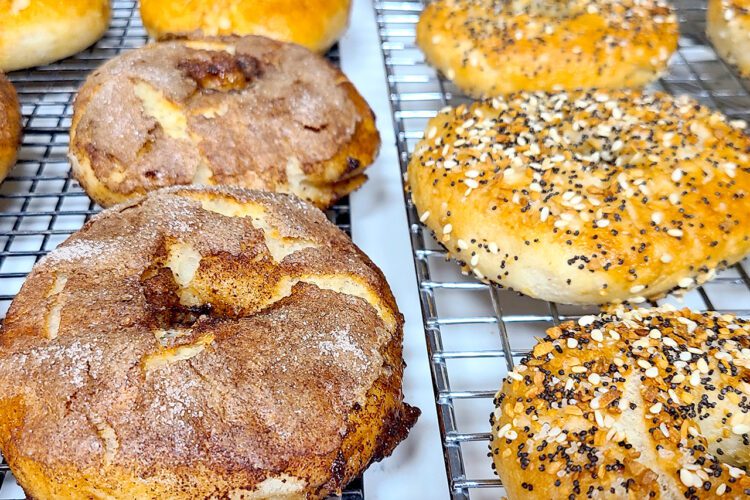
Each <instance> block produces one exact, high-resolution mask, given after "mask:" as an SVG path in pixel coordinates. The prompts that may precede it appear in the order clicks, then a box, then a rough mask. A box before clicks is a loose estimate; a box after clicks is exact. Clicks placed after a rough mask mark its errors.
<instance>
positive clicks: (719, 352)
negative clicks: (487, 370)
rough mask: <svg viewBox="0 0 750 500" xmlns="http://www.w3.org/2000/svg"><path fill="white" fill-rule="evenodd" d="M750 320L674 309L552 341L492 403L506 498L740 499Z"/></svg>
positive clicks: (748, 482)
mask: <svg viewBox="0 0 750 500" xmlns="http://www.w3.org/2000/svg"><path fill="white" fill-rule="evenodd" d="M749 382H750V322H748V321H747V320H744V319H739V318H736V317H735V316H732V315H728V314H726V315H721V314H719V313H715V312H708V313H696V312H691V311H689V310H687V309H684V310H681V311H675V310H674V309H672V308H666V307H665V308H661V309H639V310H635V311H628V312H625V311H622V310H620V311H617V312H616V314H612V315H603V316H584V317H583V318H581V319H580V320H579V321H578V322H577V323H575V322H568V323H564V324H562V325H561V326H559V327H555V328H552V329H550V330H548V331H547V337H546V338H544V339H541V340H540V342H539V343H538V344H537V345H536V346H535V347H534V350H533V353H532V354H531V355H529V356H528V357H527V358H525V359H524V360H523V362H522V363H521V364H520V365H518V366H516V368H515V369H514V370H513V371H512V372H511V373H510V374H509V376H508V378H506V379H505V382H504V384H503V389H502V390H501V391H500V392H499V393H498V394H497V396H496V398H495V405H496V409H495V411H494V413H493V414H492V415H491V417H490V421H491V424H492V439H493V440H492V444H491V456H492V459H493V461H494V465H495V468H496V470H497V472H498V473H499V475H500V478H501V479H502V481H503V485H504V486H505V489H506V492H507V494H508V498H509V499H510V500H514V499H520V498H523V499H545V500H546V499H548V498H550V492H553V491H554V492H555V493H554V494H553V498H630V499H642V498H655V499H659V498H670V499H677V498H701V499H710V498H719V497H720V498H747V495H748V494H750V478H748V476H747V475H746V472H745V471H746V470H747V468H748V466H750V447H749V446H748V440H749V439H750V405H749V404H748V401H750V383H749Z"/></svg>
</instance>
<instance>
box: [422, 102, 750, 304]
mask: <svg viewBox="0 0 750 500" xmlns="http://www.w3.org/2000/svg"><path fill="white" fill-rule="evenodd" d="M744 126H745V124H744V122H734V121H732V122H729V121H728V120H727V119H726V118H725V117H724V116H723V115H722V114H720V113H718V112H712V111H710V110H709V109H707V108H705V107H702V106H700V105H699V104H698V103H697V102H696V101H694V100H692V99H690V98H688V97H679V98H673V97H671V96H669V95H667V94H664V93H642V92H640V91H636V90H622V91H610V92H607V91H576V92H570V93H564V92H563V93H556V94H547V93H525V92H521V93H517V94H512V95H509V96H508V97H507V98H506V99H494V100H491V101H486V102H479V103H475V104H472V105H471V106H468V107H467V106H464V105H462V106H459V107H457V108H455V109H450V108H449V109H446V110H443V111H441V112H440V113H438V115H437V116H436V117H435V118H433V119H432V120H431V121H430V122H429V123H428V125H427V131H426V134H425V138H424V139H423V140H422V141H421V142H420V143H419V144H418V145H417V146H416V148H415V152H414V155H413V156H412V159H411V161H410V163H409V166H408V185H409V187H410V189H411V193H412V199H413V201H414V204H415V206H416V208H417V210H418V212H419V213H420V215H421V219H422V221H423V222H424V223H425V224H426V225H427V227H428V228H429V229H431V230H432V231H433V232H434V233H435V234H436V235H437V236H436V237H437V239H438V240H439V241H440V243H442V244H443V245H444V246H445V247H446V248H447V250H448V254H449V255H450V256H451V257H453V258H455V259H456V260H458V261H459V263H460V264H461V265H462V267H463V269H464V270H465V271H466V272H471V273H473V274H474V275H475V276H476V277H477V278H479V279H480V280H482V281H484V282H487V283H497V284H499V285H502V286H505V287H508V288H511V289H513V290H516V291H518V292H521V293H523V294H526V295H529V296H531V297H534V298H539V299H544V300H550V301H554V302H561V303H570V304H603V303H617V302H622V301H625V300H629V301H631V302H633V303H640V302H644V301H645V300H646V299H654V298H658V297H661V296H663V295H665V294H666V293H668V292H670V291H672V290H676V291H685V290H689V289H690V288H692V287H694V286H695V285H700V284H702V283H704V282H706V281H707V280H709V279H710V278H712V277H713V276H714V275H715V273H716V271H717V270H720V269H722V268H725V267H727V266H729V265H731V264H733V263H735V262H738V261H739V260H740V259H742V257H743V256H745V255H746V254H747V253H748V252H749V251H750V223H749V222H750V210H748V194H749V193H750V169H749V168H748V151H750V139H749V138H748V137H747V136H746V135H745V134H744V132H743V130H742V128H743V127H744Z"/></svg>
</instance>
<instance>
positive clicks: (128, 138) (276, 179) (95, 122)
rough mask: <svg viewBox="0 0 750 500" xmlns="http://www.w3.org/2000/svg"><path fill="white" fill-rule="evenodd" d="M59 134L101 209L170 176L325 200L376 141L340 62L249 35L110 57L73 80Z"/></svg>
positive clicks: (343, 188) (355, 172)
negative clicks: (66, 122)
mask: <svg viewBox="0 0 750 500" xmlns="http://www.w3.org/2000/svg"><path fill="white" fill-rule="evenodd" d="M70 136H71V137H70V160H71V165H72V169H73V173H74V175H75V176H76V178H77V179H78V181H79V182H80V183H81V185H82V186H83V188H84V189H85V190H86V192H87V193H88V195H89V196H90V197H91V198H92V199H94V201H96V202H97V203H99V204H101V205H102V206H105V207H106V206H111V205H113V204H116V203H120V202H123V201H125V200H127V199H130V198H134V197H138V196H141V195H143V194H144V193H146V192H148V191H152V190H155V189H159V188H161V187H168V186H175V185H229V186H238V187H244V188H249V189H261V190H264V191H275V192H285V193H292V194H295V195H297V196H299V197H300V198H302V199H305V200H307V201H311V202H313V203H314V204H315V205H317V206H319V207H327V206H329V205H331V204H332V203H333V202H334V201H336V200H337V199H338V198H340V197H342V196H344V195H346V194H348V193H350V192H352V191H354V190H355V189H357V188H358V187H360V186H361V185H362V183H364V182H365V180H366V178H367V177H366V176H365V173H364V171H365V169H366V168H367V167H368V166H369V165H370V164H371V163H372V162H373V160H374V158H375V156H376V155H377V152H378V149H379V147H380V137H379V135H378V132H377V129H376V128H375V120H374V115H373V113H372V110H371V109H370V107H369V106H368V105H367V102H365V100H364V99H363V98H362V96H361V95H360V94H359V93H358V92H357V90H356V89H355V88H354V86H353V85H352V83H351V82H350V81H349V80H348V79H347V78H346V76H344V74H343V73H341V71H339V70H338V69H337V68H335V67H333V66H332V65H331V64H330V63H329V62H328V61H326V60H325V59H323V58H322V57H321V56H319V55H317V54H314V53H312V52H310V51H309V50H307V49H305V48H303V47H300V46H298V45H294V44H289V43H282V42H277V41H274V40H270V39H268V38H264V37H260V36H245V37H233V36H221V37H194V38H185V39H180V40H172V41H165V42H160V43H153V44H149V45H147V46H145V47H142V48H139V49H136V50H133V51H129V52H127V53H126V54H123V55H120V56H118V57H116V58H114V59H112V60H110V61H109V62H107V63H106V64H104V65H103V66H102V67H101V68H99V69H98V70H97V71H95V72H94V73H93V74H92V75H91V76H90V77H89V78H88V79H87V80H86V83H85V84H84V85H83V87H82V88H81V91H80V92H79V94H78V97H77V98H76V102H75V110H74V115H73V121H72V124H71V131H70Z"/></svg>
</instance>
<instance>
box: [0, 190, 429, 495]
mask: <svg viewBox="0 0 750 500" xmlns="http://www.w3.org/2000/svg"><path fill="white" fill-rule="evenodd" d="M401 354H402V318H401V315H400V314H399V312H398V309H397V307H396V304H395V302H394V299H393V296H392V294H391V292H390V290H389V288H388V285H387V283H386V282H385V280H384V278H383V276H382V274H381V272H380V271H379V270H378V269H377V267H375V265H374V264H372V262H371V261H370V260H369V259H368V258H367V257H366V256H365V255H364V254H362V252H361V251H360V250H359V249H357V248H356V246H354V245H353V244H352V242H351V241H350V240H349V238H348V237H347V236H346V235H345V234H344V233H342V232H341V231H340V230H338V229H337V228H336V227H335V226H334V225H333V224H331V223H330V222H329V221H328V220H326V219H325V217H324V215H323V214H322V213H321V212H319V211H318V210H317V209H316V208H315V207H313V206H312V205H309V204H307V203H304V202H302V201H299V200H297V199H296V198H294V197H292V196H288V195H281V194H272V193H264V192H258V191H247V190H240V189H229V188H222V189H219V188H200V189H198V188H170V189H166V190H160V191H156V192H153V193H150V194H149V195H148V196H146V197H144V198H142V199H140V200H137V201H133V202H129V203H126V204H122V205H118V206H117V207H113V208H112V209H110V210H107V211H105V212H103V213H102V214H100V215H97V216H96V217H94V218H93V219H92V220H91V221H90V222H88V223H87V224H86V225H85V226H84V227H83V228H82V229H81V230H80V231H79V232H78V233H76V234H74V235H73V236H71V237H70V238H69V239H68V240H67V241H66V242H65V243H63V244H62V245H61V246H60V247H59V248H58V249H56V250H54V251H53V252H51V253H50V254H49V255H48V256H47V257H45V258H44V259H43V260H42V261H40V263H39V264H38V265H37V266H36V267H35V268H34V270H33V272H32V273H31V275H30V276H29V278H28V280H27V281H26V283H25V284H24V286H23V288H22V290H21V292H20V293H19V294H18V296H17V297H16V299H15V300H14V302H13V304H12V305H11V308H10V310H9V312H8V315H7V318H6V320H5V322H4V325H3V329H2V334H0V450H1V451H2V453H3V455H4V456H5V458H6V459H7V461H8V463H9V465H10V467H11V469H12V471H13V473H14V475H15V476H16V478H17V479H18V481H19V483H20V484H21V485H22V487H23V488H24V490H25V491H26V494H27V495H29V496H31V497H34V498H50V497H66V498H90V497H101V496H106V497H112V498H166V497H169V498H203V497H209V496H211V497H222V498H224V497H228V498H235V497H236V498H239V497H242V498H268V497H272V498H319V497H325V496H326V495H327V494H329V493H331V492H337V491H340V489H341V488H343V487H344V486H345V485H346V484H347V483H348V482H349V481H350V480H351V479H352V478H353V477H355V476H356V475H357V474H359V473H360V472H361V471H362V470H363V469H364V468H365V467H366V466H367V465H369V463H371V462H372V461H374V460H379V459H380V458H382V457H384V456H387V455H388V454H390V452H391V451H392V450H393V448H394V447H395V446H396V445H397V444H398V443H399V442H400V441H401V440H402V439H403V438H404V437H405V436H406V433H407V432H408V429H409V428H410V427H411V425H412V424H413V423H414V421H415V420H416V417H417V415H418V410H416V409H414V408H411V407H410V406H408V405H406V404H404V403H403V396H402V391H401V378H402V373H403V361H402V356H401Z"/></svg>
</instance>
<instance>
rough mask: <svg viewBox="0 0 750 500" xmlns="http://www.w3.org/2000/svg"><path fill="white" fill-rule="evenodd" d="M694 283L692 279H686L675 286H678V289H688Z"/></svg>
mask: <svg viewBox="0 0 750 500" xmlns="http://www.w3.org/2000/svg"><path fill="white" fill-rule="evenodd" d="M694 283H695V281H694V280H693V278H690V277H687V278H682V279H681V280H680V281H678V282H677V286H679V287H680V288H690V287H691V286H693V284H694Z"/></svg>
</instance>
